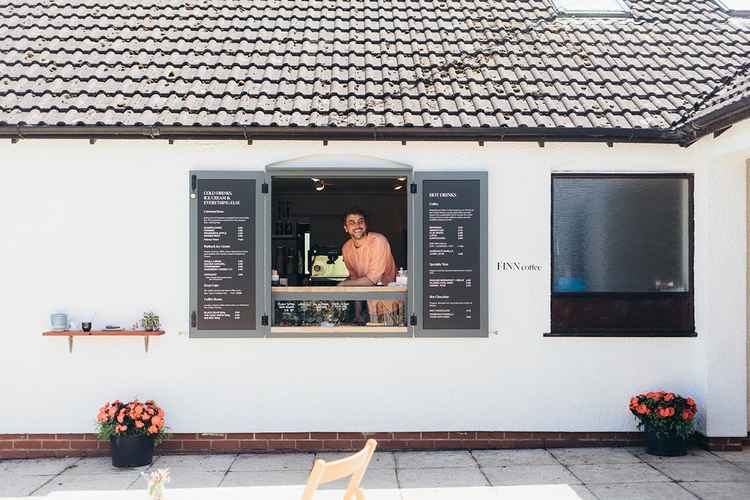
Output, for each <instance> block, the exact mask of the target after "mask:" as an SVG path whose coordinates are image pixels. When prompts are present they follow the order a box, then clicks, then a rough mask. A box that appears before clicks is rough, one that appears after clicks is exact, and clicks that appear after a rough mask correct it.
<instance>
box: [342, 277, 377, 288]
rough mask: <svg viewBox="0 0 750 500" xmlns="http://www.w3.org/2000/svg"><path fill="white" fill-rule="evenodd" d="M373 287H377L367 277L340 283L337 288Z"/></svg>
mask: <svg viewBox="0 0 750 500" xmlns="http://www.w3.org/2000/svg"><path fill="white" fill-rule="evenodd" d="M373 285H375V283H373V282H372V281H370V280H369V279H368V278H367V277H363V278H356V279H348V280H344V281H339V283H338V285H336V286H373Z"/></svg>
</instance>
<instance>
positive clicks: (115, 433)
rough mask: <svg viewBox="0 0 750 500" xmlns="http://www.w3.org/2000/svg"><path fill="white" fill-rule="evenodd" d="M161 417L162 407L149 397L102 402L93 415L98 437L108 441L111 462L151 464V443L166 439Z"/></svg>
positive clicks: (125, 465)
mask: <svg viewBox="0 0 750 500" xmlns="http://www.w3.org/2000/svg"><path fill="white" fill-rule="evenodd" d="M164 416H165V413H164V410H163V409H161V408H160V407H159V406H158V405H157V404H156V403H155V402H154V401H151V400H149V401H146V402H145V403H141V402H140V401H138V400H137V399H136V400H135V401H131V402H129V403H122V402H120V401H119V400H117V401H114V402H112V403H110V402H107V403H105V404H104V406H102V407H101V408H100V409H99V413H98V415H97V416H96V422H97V428H98V429H97V437H98V438H99V439H101V440H104V441H106V440H109V442H110V443H111V445H112V465H113V466H114V467H140V466H143V465H150V464H151V462H152V461H153V458H154V446H155V445H158V444H159V443H161V442H162V441H163V440H164V439H166V438H167V427H166V424H165V420H164Z"/></svg>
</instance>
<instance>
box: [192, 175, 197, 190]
mask: <svg viewBox="0 0 750 500" xmlns="http://www.w3.org/2000/svg"><path fill="white" fill-rule="evenodd" d="M197 187H198V176H197V175H193V176H191V178H190V189H191V190H192V191H193V192H195V189H196V188H197Z"/></svg>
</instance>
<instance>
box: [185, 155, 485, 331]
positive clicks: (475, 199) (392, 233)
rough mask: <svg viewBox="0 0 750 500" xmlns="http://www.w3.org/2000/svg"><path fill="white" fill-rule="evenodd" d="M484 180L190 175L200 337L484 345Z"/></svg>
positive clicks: (194, 323)
mask: <svg viewBox="0 0 750 500" xmlns="http://www.w3.org/2000/svg"><path fill="white" fill-rule="evenodd" d="M486 179H487V175H486V173H484V172H440V173H438V172H413V171H411V170H410V169H403V170H400V169H393V168H384V169H377V168H375V169H372V168H370V169H362V168H360V169H356V168H352V169H349V170H347V169H343V168H341V169H335V170H332V169H325V168H273V167H269V168H268V170H267V171H265V172H215V171H199V172H191V191H190V196H191V239H190V243H191V259H190V265H191V277H190V284H191V298H190V305H191V323H190V335H191V337H209V338H210V337H217V338H219V337H243V336H247V337H252V336H259V337H330V336H364V337H367V336H375V337H380V336H386V337H388V336H395V337H466V336H486V335H487V330H488V326H487V185H486Z"/></svg>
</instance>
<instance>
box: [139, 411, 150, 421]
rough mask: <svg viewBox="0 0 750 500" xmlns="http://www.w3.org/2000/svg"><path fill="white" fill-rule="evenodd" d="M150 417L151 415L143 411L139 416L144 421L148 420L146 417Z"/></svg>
mask: <svg viewBox="0 0 750 500" xmlns="http://www.w3.org/2000/svg"><path fill="white" fill-rule="evenodd" d="M150 418H151V415H149V414H148V413H144V414H143V415H142V416H141V420H143V421H144V422H146V421H148V419H150Z"/></svg>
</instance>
